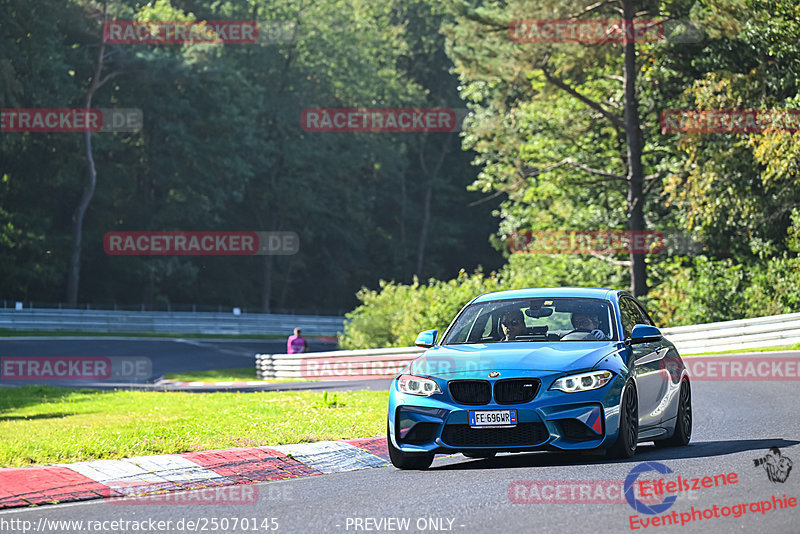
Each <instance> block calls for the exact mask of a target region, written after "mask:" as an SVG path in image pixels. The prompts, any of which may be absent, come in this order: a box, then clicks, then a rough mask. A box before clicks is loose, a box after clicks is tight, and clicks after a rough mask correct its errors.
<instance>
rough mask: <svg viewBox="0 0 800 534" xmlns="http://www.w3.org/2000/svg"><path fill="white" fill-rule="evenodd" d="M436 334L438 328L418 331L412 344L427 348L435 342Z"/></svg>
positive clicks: (437, 333)
mask: <svg viewBox="0 0 800 534" xmlns="http://www.w3.org/2000/svg"><path fill="white" fill-rule="evenodd" d="M438 335H439V331H438V330H425V331H424V332H420V333H419V334H417V339H416V340H415V341H414V345H416V346H418V347H422V348H425V349H429V348H431V347H432V346H434V345H435V344H436V336H438Z"/></svg>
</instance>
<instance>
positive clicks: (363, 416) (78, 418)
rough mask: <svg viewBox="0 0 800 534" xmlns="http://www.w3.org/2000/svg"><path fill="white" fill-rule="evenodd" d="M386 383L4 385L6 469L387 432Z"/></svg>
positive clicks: (0, 461)
mask: <svg viewBox="0 0 800 534" xmlns="http://www.w3.org/2000/svg"><path fill="white" fill-rule="evenodd" d="M387 402H388V396H387V393H386V392H385V391H352V392H343V393H336V394H333V395H332V394H329V393H327V392H325V393H319V392H301V391H292V392H259V393H205V394H204V393H172V392H169V393H165V392H149V391H95V390H86V389H79V390H75V389H64V388H55V387H50V386H25V387H21V388H0V467H18V466H25V465H34V464H45V463H56V462H58V463H61V462H64V463H66V462H78V461H85V460H97V459H107V458H124V457H128V456H138V455H148V454H173V453H181V452H189V451H198V450H206V449H219V448H229V447H251V446H264V445H279V444H286V443H300V442H310V441H320V440H328V439H349V438H360V437H368V436H377V435H381V434H383V433H384V432H385V430H386V410H387Z"/></svg>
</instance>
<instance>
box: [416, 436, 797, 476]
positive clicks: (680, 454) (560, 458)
mask: <svg viewBox="0 0 800 534" xmlns="http://www.w3.org/2000/svg"><path fill="white" fill-rule="evenodd" d="M798 443H800V441H796V440H786V439H782V438H771V439H741V440H726V441H700V442H695V443H689V445H686V446H685V447H670V448H664V449H658V448H656V447H655V445H646V444H641V445H639V447H638V448H637V451H636V454H635V455H634V457H633V458H626V459H624V460H607V459H605V457H604V456H603V455H602V454H601V453H597V452H583V451H580V452H578V451H576V452H550V451H542V452H527V453H517V454H507V455H503V456H496V457H494V458H488V459H471V458H464V461H463V462H459V463H449V464H446V465H438V466H433V467H431V468H430V469H431V470H440V471H450V470H459V469H508V468H514V467H561V466H576V465H601V464H602V465H607V464H637V463H641V462H646V461H651V460H681V459H689V458H712V457H715V456H724V455H726V454H735V453H737V452H746V451H766V450H767V449H769V448H770V447H778V448H780V449H783V448H786V447H792V446H794V445H797V444H798Z"/></svg>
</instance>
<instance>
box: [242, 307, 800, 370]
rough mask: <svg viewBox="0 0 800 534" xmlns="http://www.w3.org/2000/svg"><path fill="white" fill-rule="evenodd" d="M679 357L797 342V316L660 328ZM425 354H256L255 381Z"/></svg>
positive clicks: (376, 366) (405, 350)
mask: <svg viewBox="0 0 800 534" xmlns="http://www.w3.org/2000/svg"><path fill="white" fill-rule="evenodd" d="M661 331H662V333H663V334H664V336H665V337H667V339H669V340H670V341H671V342H672V343H674V344H675V346H676V347H677V349H678V351H679V352H680V353H681V354H683V355H687V354H700V353H703V352H719V351H725V350H732V349H750V348H758V347H771V346H781V345H794V344H796V343H800V313H790V314H786V315H773V316H769V317H757V318H754V319H739V320H736V321H724V322H718V323H708V324H700V325H692V326H676V327H672V328H663V329H661ZM424 351H425V350H424V349H421V348H417V347H399V348H391V349H364V350H340V351H331V352H314V353H306V354H256V372H257V373H258V377H259V378H311V379H318V380H352V379H361V378H381V377H391V376H394V374H396V373H397V372H398V371H399V370H400V369H402V368H403V367H405V365H406V364H408V362H410V361H411V360H413V359H414V358H416V357H417V356H419V355H420V354H422V353H423V352H424Z"/></svg>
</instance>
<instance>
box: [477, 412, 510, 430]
mask: <svg viewBox="0 0 800 534" xmlns="http://www.w3.org/2000/svg"><path fill="white" fill-rule="evenodd" d="M469 426H471V427H481V426H483V427H491V426H494V427H498V426H506V427H507V426H517V410H481V411H479V412H473V411H470V412H469Z"/></svg>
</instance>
